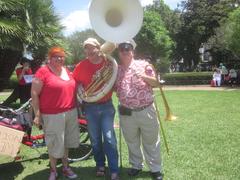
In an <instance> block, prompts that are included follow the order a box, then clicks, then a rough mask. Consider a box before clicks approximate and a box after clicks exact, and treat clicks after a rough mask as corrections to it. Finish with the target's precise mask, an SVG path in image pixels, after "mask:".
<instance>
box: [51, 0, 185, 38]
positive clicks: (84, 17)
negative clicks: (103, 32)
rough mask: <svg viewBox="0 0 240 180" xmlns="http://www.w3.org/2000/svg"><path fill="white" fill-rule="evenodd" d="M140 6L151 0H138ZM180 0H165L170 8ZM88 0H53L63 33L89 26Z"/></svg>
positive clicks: (68, 33)
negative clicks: (63, 27)
mask: <svg viewBox="0 0 240 180" xmlns="http://www.w3.org/2000/svg"><path fill="white" fill-rule="evenodd" d="M140 1H141V4H142V6H146V5H148V4H151V3H152V1H153V0H140ZM180 1H181V0H165V1H164V2H165V4H167V5H168V6H169V7H170V8H171V9H175V8H177V3H180ZM89 3H90V0H53V5H54V8H55V11H56V13H57V14H58V15H59V16H60V17H61V24H62V25H64V26H65V27H66V28H65V30H64V35H66V36H68V35H71V34H72V33H73V32H75V31H83V30H85V29H88V28H91V24H90V21H89V17H88V4H89Z"/></svg>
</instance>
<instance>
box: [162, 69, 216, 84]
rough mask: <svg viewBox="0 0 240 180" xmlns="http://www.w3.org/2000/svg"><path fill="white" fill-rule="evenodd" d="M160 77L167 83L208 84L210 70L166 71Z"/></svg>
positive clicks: (210, 75)
mask: <svg viewBox="0 0 240 180" xmlns="http://www.w3.org/2000/svg"><path fill="white" fill-rule="evenodd" d="M161 79H163V80H165V81H166V82H165V84H167V85H194V84H209V82H210V80H211V79H212V72H184V73H166V74H163V75H162V77H161Z"/></svg>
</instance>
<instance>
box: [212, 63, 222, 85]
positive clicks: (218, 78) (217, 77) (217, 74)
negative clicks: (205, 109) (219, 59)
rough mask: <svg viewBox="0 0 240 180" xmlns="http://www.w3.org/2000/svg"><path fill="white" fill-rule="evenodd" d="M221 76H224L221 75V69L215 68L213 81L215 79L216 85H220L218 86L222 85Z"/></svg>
mask: <svg viewBox="0 0 240 180" xmlns="http://www.w3.org/2000/svg"><path fill="white" fill-rule="evenodd" d="M221 78H222V76H221V71H220V69H217V68H216V69H214V71H213V81H214V85H215V86H218V87H220V86H221Z"/></svg>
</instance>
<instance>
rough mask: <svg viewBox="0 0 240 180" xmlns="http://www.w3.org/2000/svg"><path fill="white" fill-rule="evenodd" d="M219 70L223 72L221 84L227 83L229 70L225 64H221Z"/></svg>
mask: <svg viewBox="0 0 240 180" xmlns="http://www.w3.org/2000/svg"><path fill="white" fill-rule="evenodd" d="M218 69H219V70H220V72H221V84H223V83H225V81H226V77H227V76H228V70H227V68H226V67H225V66H224V65H223V63H220V64H219V67H218Z"/></svg>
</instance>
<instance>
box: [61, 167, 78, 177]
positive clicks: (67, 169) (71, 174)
mask: <svg viewBox="0 0 240 180" xmlns="http://www.w3.org/2000/svg"><path fill="white" fill-rule="evenodd" d="M63 175H64V176H65V177H67V178H69V179H75V178H77V174H75V173H74V172H73V171H72V170H71V168H70V167H64V168H63Z"/></svg>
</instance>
